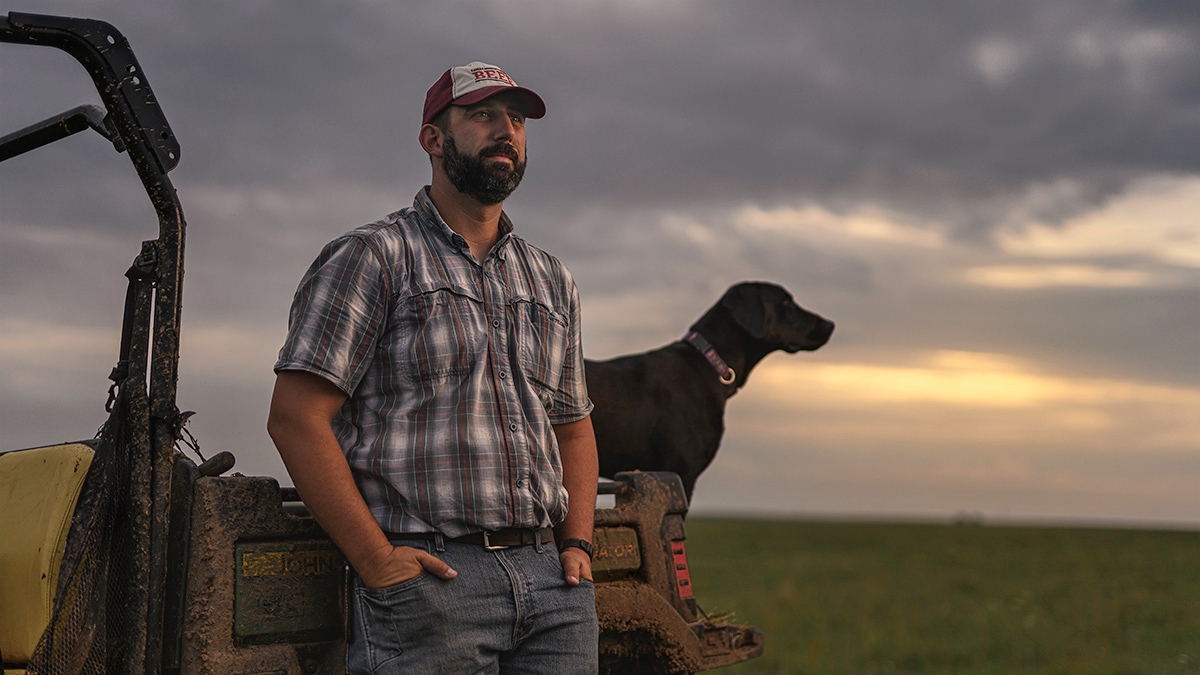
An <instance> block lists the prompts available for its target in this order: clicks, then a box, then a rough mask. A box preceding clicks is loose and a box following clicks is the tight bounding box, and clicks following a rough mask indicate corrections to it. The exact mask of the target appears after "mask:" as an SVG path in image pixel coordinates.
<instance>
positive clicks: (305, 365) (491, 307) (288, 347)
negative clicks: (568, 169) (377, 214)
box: [275, 190, 592, 537]
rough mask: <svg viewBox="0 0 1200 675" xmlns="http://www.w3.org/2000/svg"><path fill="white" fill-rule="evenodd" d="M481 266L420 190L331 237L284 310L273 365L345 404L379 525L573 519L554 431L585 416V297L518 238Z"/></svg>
mask: <svg viewBox="0 0 1200 675" xmlns="http://www.w3.org/2000/svg"><path fill="white" fill-rule="evenodd" d="M501 233H502V236H501V238H500V240H499V242H498V243H497V244H496V245H495V246H494V247H493V248H492V250H491V252H490V253H489V254H488V256H487V258H486V260H484V261H483V262H482V263H480V262H479V261H478V260H477V259H476V258H475V257H474V256H473V255H472V254H471V251H470V248H469V246H468V245H467V242H466V240H465V239H463V237H461V236H460V235H458V234H457V233H455V232H454V231H453V230H451V229H450V228H449V227H448V226H447V225H446V224H445V222H444V221H443V220H442V218H441V217H440V216H439V215H438V213H437V210H436V209H435V208H434V206H433V203H432V201H430V199H429V197H428V194H427V190H422V191H421V192H420V193H418V194H417V197H416V199H415V200H414V201H413V206H412V207H411V208H407V209H404V210H401V211H398V212H396V213H393V214H391V215H389V216H387V217H385V218H383V219H382V220H379V221H377V222H375V223H372V224H370V225H365V226H363V227H360V228H358V229H356V230H353V231H351V232H349V233H347V234H345V235H343V236H341V237H339V238H338V239H335V240H334V241H333V242H331V243H330V244H328V245H327V246H326V247H325V248H324V249H323V250H322V251H321V253H320V255H319V256H318V257H317V259H316V260H315V261H314V262H313V264H312V265H311V266H310V267H309V269H308V271H307V272H306V273H305V275H304V277H303V279H302V280H301V282H300V286H299V288H298V289H297V291H296V296H295V299H294V301H293V304H292V308H291V313H290V317H289V325H288V335H287V339H286V341H285V343H284V346H283V349H282V350H281V351H280V354H279V360H278V361H277V362H276V363H275V370H276V372H279V371H289V370H290V371H303V372H308V373H312V374H315V375H318V376H320V377H323V378H325V379H326V380H328V381H330V382H332V383H333V384H334V385H336V386H337V387H339V388H340V389H341V390H342V391H344V392H346V394H347V395H348V399H347V400H346V403H345V404H344V405H343V406H342V409H341V411H340V412H339V413H338V415H337V417H336V418H335V420H334V424H333V428H334V433H335V434H336V436H337V439H338V441H339V443H340V444H341V446H342V450H343V452H344V453H345V455H346V459H347V461H348V462H349V464H350V468H351V470H352V472H353V474H354V476H355V481H356V483H357V485H358V488H359V490H360V491H361V492H362V494H363V497H364V498H365V500H366V502H367V505H368V506H369V507H370V509H371V512H372V513H373V514H374V516H375V519H376V520H377V521H378V522H379V524H380V526H381V527H382V528H383V529H384V530H385V531H389V532H397V533H412V532H433V531H440V532H442V533H443V534H445V535H447V536H450V537H456V536H461V535H464V534H468V533H471V532H476V531H479V530H496V529H500V528H505V527H525V528H532V527H550V526H553V525H555V524H557V523H558V522H560V521H561V520H562V519H563V517H565V515H566V512H567V507H568V505H567V492H566V489H565V488H564V487H563V484H562V463H561V461H560V458H559V453H558V443H557V440H556V438H555V435H554V430H553V425H556V424H563V423H567V422H573V421H577V420H580V419H582V418H584V417H586V416H587V415H588V414H590V412H591V409H592V404H591V401H590V400H589V399H588V396H587V388H586V385H585V382H584V369H583V354H582V349H581V346H580V308H579V294H578V291H577V289H576V287H575V283H574V281H573V279H572V278H571V275H570V273H569V272H568V271H567V269H566V267H564V266H563V265H562V263H560V262H559V261H558V260H557V259H556V258H554V257H553V256H551V255H549V254H547V253H545V252H543V251H541V250H539V249H537V248H536V247H534V246H531V245H530V244H528V243H527V242H525V241H524V240H523V239H521V238H520V237H518V236H516V235H515V234H513V233H512V224H511V222H510V221H509V220H508V217H507V216H505V215H502V216H501Z"/></svg>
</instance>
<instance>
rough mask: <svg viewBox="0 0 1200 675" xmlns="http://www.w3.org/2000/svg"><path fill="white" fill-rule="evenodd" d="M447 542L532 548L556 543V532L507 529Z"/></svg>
mask: <svg viewBox="0 0 1200 675" xmlns="http://www.w3.org/2000/svg"><path fill="white" fill-rule="evenodd" d="M388 536H389V537H392V538H395V539H423V540H426V541H431V540H433V539H434V538H435V537H437V536H438V535H437V533H435V532H389V533H388ZM446 541H453V542H456V543H459V544H474V545H476V546H482V547H484V548H486V549H499V548H509V547H512V546H531V545H533V544H536V543H538V542H539V541H540V542H542V543H544V544H549V543H553V542H554V530H553V529H551V528H549V527H545V528H542V529H540V530H532V529H521V528H505V529H503V530H495V531H494V532H472V533H471V534H465V535H463V536H461V537H453V538H451V537H446Z"/></svg>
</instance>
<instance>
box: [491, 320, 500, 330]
mask: <svg viewBox="0 0 1200 675" xmlns="http://www.w3.org/2000/svg"><path fill="white" fill-rule="evenodd" d="M492 327H493V328H499V327H500V319H493V320H492Z"/></svg>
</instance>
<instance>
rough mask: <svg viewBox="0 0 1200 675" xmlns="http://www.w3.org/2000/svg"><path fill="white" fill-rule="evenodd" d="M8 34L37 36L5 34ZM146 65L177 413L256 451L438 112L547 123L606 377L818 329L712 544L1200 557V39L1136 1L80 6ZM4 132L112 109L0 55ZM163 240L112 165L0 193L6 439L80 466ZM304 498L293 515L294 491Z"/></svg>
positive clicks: (735, 454) (211, 448)
mask: <svg viewBox="0 0 1200 675" xmlns="http://www.w3.org/2000/svg"><path fill="white" fill-rule="evenodd" d="M17 4H19V3H17ZM9 9H21V10H23V11H33V12H42V13H57V14H68V15H77V16H89V17H92V18H99V19H104V20H106V21H109V22H110V23H113V24H114V25H116V26H117V27H118V28H119V29H120V30H121V31H122V32H123V33H124V34H125V36H126V37H127V38H128V39H129V40H130V42H131V43H132V45H133V47H134V50H135V53H136V54H137V55H138V58H139V60H140V62H141V64H142V67H143V71H144V72H145V73H146V75H147V76H148V79H149V81H150V83H151V85H152V86H153V88H154V90H155V92H156V93H157V94H158V98H159V101H160V103H161V105H162V107H163V109H164V111H165V112H166V115H167V117H168V119H169V120H170V121H171V124H172V127H173V129H174V131H175V134H176V136H177V137H178V140H179V142H180V144H181V146H182V152H181V163H180V165H179V167H178V168H177V169H176V170H175V171H174V172H173V173H172V174H171V176H172V179H173V181H174V182H175V186H176V188H177V189H178V190H179V192H180V195H181V197H182V201H183V205H184V212H185V214H186V216H187V219H188V248H187V262H186V268H187V276H186V284H185V292H184V313H183V324H184V329H183V346H182V356H181V382H180V393H179V405H180V407H181V408H183V409H186V410H195V411H197V412H198V414H197V415H196V417H195V418H194V419H193V421H192V423H191V425H190V428H191V431H192V432H193V433H194V434H195V435H196V436H197V437H198V438H199V440H200V443H201V448H202V451H204V452H205V453H206V454H211V453H215V452H217V451H219V450H230V451H232V452H233V453H234V454H235V455H237V457H238V470H240V471H242V472H244V473H247V474H269V475H279V476H284V475H285V474H284V473H283V470H282V465H281V464H280V462H279V461H278V459H277V458H276V455H275V453H274V449H273V447H272V445H271V442H270V440H269V438H268V437H267V435H266V433H265V430H264V419H265V416H266V410H267V404H268V399H269V396H270V391H271V387H272V384H273V380H274V376H273V374H272V373H271V365H272V363H273V362H274V359H275V354H276V352H277V351H278V348H279V345H280V343H281V341H282V338H283V335H284V332H285V329H286V319H287V309H288V305H289V303H290V301H291V296H292V292H293V291H294V289H295V285H296V282H297V281H298V279H299V277H300V275H301V273H302V272H303V271H304V269H305V268H306V267H307V265H308V263H309V262H310V261H311V260H312V258H313V257H314V256H315V255H316V253H317V251H318V250H319V248H320V247H321V245H322V244H324V243H325V242H326V241H328V240H329V239H331V238H333V237H335V236H337V235H338V234H340V233H342V232H344V231H346V230H348V229H351V228H353V227H355V226H357V225H359V224H361V223H365V222H369V221H371V220H374V219H376V218H378V217H380V216H382V215H384V214H387V213H389V212H391V211H394V210H396V209H398V208H401V207H404V206H407V205H408V204H410V203H411V200H412V196H413V195H414V194H415V192H416V191H417V189H418V188H419V187H420V186H421V185H423V184H424V183H425V182H427V181H428V174H429V165H428V162H427V159H426V158H425V156H424V155H423V153H422V152H421V150H420V147H419V146H418V145H417V142H416V134H417V129H418V126H419V118H420V110H421V104H422V101H423V98H424V94H425V90H426V89H427V88H428V87H429V85H430V84H432V82H433V81H434V80H436V79H437V77H438V76H440V75H441V73H442V72H443V71H444V70H445V69H446V68H447V67H449V66H451V65H460V64H463V63H466V62H468V61H473V60H482V61H486V62H490V63H495V64H498V65H500V66H502V67H503V68H504V69H505V70H506V71H508V73H509V74H510V75H512V76H513V77H514V78H515V79H516V80H517V81H518V82H520V83H521V84H524V85H527V86H530V87H532V88H534V89H535V90H537V91H538V92H539V93H540V94H541V95H542V97H543V98H544V99H545V100H546V102H547V105H548V108H549V113H548V115H547V116H546V118H545V119H543V120H538V121H534V122H531V123H530V126H529V156H530V168H529V171H528V173H527V174H526V178H525V183H524V184H523V185H522V186H521V188H520V189H519V190H518V191H517V192H516V193H515V194H514V195H513V197H511V198H510V199H509V201H508V202H507V204H506V210H507V211H508V213H509V214H510V215H511V216H512V217H513V219H514V220H515V221H516V223H517V227H518V231H519V233H520V234H522V235H523V236H524V237H525V238H527V239H528V240H530V241H531V242H533V243H534V244H536V245H538V246H540V247H542V248H545V249H547V250H549V251H551V252H552V253H554V254H556V255H557V256H558V257H560V258H561V259H562V260H563V261H564V262H565V263H566V264H567V265H568V266H569V267H570V268H571V270H572V271H573V272H574V274H575V277H576V281H577V282H578V284H579V287H580V291H581V294H582V298H583V302H584V312H585V324H584V333H585V337H584V345H585V351H586V352H587V354H588V356H590V357H592V358H607V357H611V356H616V355H620V354H627V353H633V352H640V351H645V350H648V349H651V348H655V347H658V346H660V345H663V344H666V343H668V342H670V341H672V340H675V339H677V338H678V337H679V336H680V335H682V334H683V332H684V331H685V330H686V328H687V327H688V325H689V324H690V323H691V322H692V321H693V320H694V319H695V318H696V317H698V316H699V315H700V314H701V313H703V312H704V311H705V309H707V308H708V307H709V306H710V305H712V303H713V302H715V300H716V299H717V298H718V297H719V296H720V294H721V293H722V291H723V290H724V289H725V288H726V287H728V286H729V285H731V284H733V283H736V282H737V281H740V280H745V279H762V280H769V281H774V282H776V283H779V284H781V285H783V286H785V287H787V288H788V289H789V290H791V291H792V293H793V294H794V295H795V297H796V299H797V301H798V302H799V303H800V304H801V305H804V306H805V307H807V308H809V309H811V310H813V311H816V312H818V313H820V314H822V315H824V316H827V317H829V318H830V319H833V320H834V321H836V322H837V324H838V329H837V332H836V333H835V335H834V337H833V339H832V340H831V341H830V343H829V344H828V345H827V346H826V347H825V348H823V349H822V350H820V351H817V352H814V353H801V354H796V355H787V354H783V353H777V354H774V355H772V356H770V357H768V358H767V359H766V360H765V361H764V362H763V363H762V364H761V365H760V366H759V367H758V369H756V370H755V371H754V373H753V374H752V376H751V378H750V382H749V385H748V386H747V387H746V389H744V390H743V391H742V392H741V393H740V394H739V395H738V396H736V397H735V398H734V399H732V400H731V401H730V404H729V407H728V410H727V415H726V423H727V430H726V435H725V441H724V444H723V447H722V449H721V452H720V453H719V454H718V456H717V459H716V461H715V462H714V464H713V465H712V467H711V468H710V469H709V471H708V472H707V473H706V474H705V475H704V476H703V477H702V478H701V479H700V482H699V484H698V486H697V493H696V498H695V502H694V505H693V507H694V510H695V511H697V512H701V511H703V512H708V513H713V512H725V513H729V512H734V513H751V514H779V515H794V516H839V517H889V518H913V517H920V518H941V519H947V518H951V517H953V516H954V515H955V514H961V513H969V514H978V515H981V516H983V517H984V518H985V519H991V520H1005V519H1007V520H1036V521H1041V522H1081V521H1083V522H1100V521H1104V522H1112V521H1119V522H1123V523H1141V524H1149V523H1176V524H1184V525H1188V526H1200V415H1197V410H1200V225H1198V224H1197V214H1200V84H1198V80H1197V78H1196V71H1195V64H1196V63H1198V62H1200V14H1197V13H1196V12H1195V11H1194V7H1191V6H1190V5H1187V4H1184V3H1168V2H1153V3H1149V2H1148V3H1127V2H1095V1H1088V2H1055V3H1044V2H1019V1H1015V0H1010V1H1008V2H1004V3H950V2H905V3H893V2H882V1H880V2H855V3H841V2H807V3H796V2H755V1H747V2H737V3H732V2H678V1H673V0H655V1H654V2H634V1H608V2H586V3H585V2H560V3H535V2H521V1H516V0H512V1H495V2H466V1H436V2H434V1H429V2H413V3H403V4H401V3H385V2H356V3H334V2H315V1H289V2H283V1H282V0H280V1H266V0H264V1H256V2H205V3H187V4H185V3H182V2H180V3H143V2H135V1H134V0H119V1H111V2H103V3H100V2H66V1H63V2H59V1H56V0H39V1H35V2H29V3H27V4H26V6H24V7H18V6H12V3H10V7H9ZM0 63H2V64H3V65H2V66H0V91H3V92H4V94H3V96H0V124H2V126H0V133H7V132H8V131H11V130H15V129H17V128H19V127H22V126H25V125H27V124H30V123H33V122H35V121H38V120H40V119H43V118H45V117H49V116H51V115H54V114H57V113H59V112H61V111H63V110H66V109H68V108H70V107H73V106H75V105H78V104H80V103H92V102H98V100H99V99H98V96H97V95H96V93H95V91H94V89H92V87H91V84H90V81H89V80H88V79H87V77H86V76H85V75H84V74H83V71H82V69H81V68H79V67H77V66H76V65H75V64H74V62H73V61H72V60H71V59H70V58H69V57H67V56H66V55H65V54H63V53H61V52H58V51H57V50H53V49H46V48H29V47H17V46H13V45H0ZM155 232H156V230H155V225H154V215H153V211H152V209H151V208H150V206H149V202H148V201H147V200H146V199H145V198H144V196H143V195H142V193H141V189H140V185H139V184H138V182H137V181H136V178H135V177H134V174H133V172H132V168H131V166H130V165H129V162H128V159H127V158H126V157H125V156H124V155H118V154H117V153H115V152H113V150H112V147H111V146H109V145H106V143H105V141H103V139H101V138H100V137H99V136H97V135H94V134H80V135H77V136H74V137H72V138H70V139H68V140H66V141H63V142H60V143H57V144H55V145H54V146H51V147H47V148H43V149H40V150H38V151H37V152H34V153H30V154H27V155H23V156H21V157H19V158H16V159H13V160H10V161H8V162H5V163H4V164H0V434H2V437H3V444H4V446H5V447H8V448H12V447H26V446H30V445H40V444H44V443H47V442H51V441H60V440H74V439H78V438H86V437H90V436H91V434H92V433H93V432H94V430H95V428H96V426H98V424H99V423H100V422H101V421H102V419H103V416H104V415H103V408H102V406H103V403H104V400H105V397H106V391H107V387H108V383H107V380H106V376H107V374H108V371H109V369H110V368H111V366H112V363H113V361H114V360H115V358H116V348H117V338H118V334H119V323H120V310H121V299H122V297H123V293H124V278H123V276H122V273H123V272H124V270H125V268H126V267H127V266H128V264H129V261H130V260H131V259H132V258H133V256H134V254H136V252H137V251H138V248H139V242H140V241H141V240H142V239H146V238H151V237H153V236H155ZM283 480H284V482H287V480H286V478H284V479H283Z"/></svg>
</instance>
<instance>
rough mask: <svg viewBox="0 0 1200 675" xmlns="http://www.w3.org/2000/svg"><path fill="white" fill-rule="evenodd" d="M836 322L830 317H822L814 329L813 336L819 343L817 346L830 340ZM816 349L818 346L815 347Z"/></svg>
mask: <svg viewBox="0 0 1200 675" xmlns="http://www.w3.org/2000/svg"><path fill="white" fill-rule="evenodd" d="M833 329H834V323H833V322H832V321H830V320H829V319H825V318H822V319H821V320H820V321H819V322H818V323H817V326H816V328H814V329H813V332H812V338H813V341H814V342H816V343H817V347H820V346H821V345H824V344H825V343H826V342H829V338H830V337H832V336H833ZM814 349H816V347H814Z"/></svg>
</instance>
